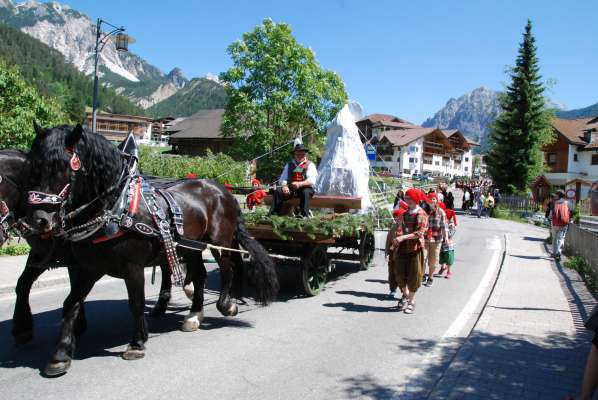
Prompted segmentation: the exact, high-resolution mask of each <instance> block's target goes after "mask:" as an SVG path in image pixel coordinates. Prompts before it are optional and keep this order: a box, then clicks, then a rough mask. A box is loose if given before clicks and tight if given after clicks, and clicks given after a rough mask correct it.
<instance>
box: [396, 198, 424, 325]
mask: <svg viewBox="0 0 598 400" xmlns="http://www.w3.org/2000/svg"><path fill="white" fill-rule="evenodd" d="M425 200H427V198H426V196H425V194H424V193H423V192H422V191H420V190H418V189H414V188H411V189H409V190H407V192H405V201H406V203H407V205H408V210H407V212H406V213H405V214H404V215H403V222H402V223H401V224H400V225H398V226H397V233H396V237H395V238H394V239H393V241H392V247H391V251H392V252H394V254H393V263H392V268H393V273H394V276H395V279H396V280H397V283H398V285H399V288H401V292H403V297H401V299H400V300H399V304H398V309H399V311H404V312H405V313H406V314H411V313H413V312H414V310H415V293H416V292H417V290H418V289H419V287H420V286H421V282H422V275H423V271H424V236H425V234H426V232H427V230H428V215H427V214H426V212H425V211H424V210H423V209H422V208H421V207H420V206H419V203H420V201H425Z"/></svg>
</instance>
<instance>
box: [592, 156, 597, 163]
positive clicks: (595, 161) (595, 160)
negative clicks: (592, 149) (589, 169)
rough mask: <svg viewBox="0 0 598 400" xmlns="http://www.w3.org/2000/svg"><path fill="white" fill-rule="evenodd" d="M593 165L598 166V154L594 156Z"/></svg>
mask: <svg viewBox="0 0 598 400" xmlns="http://www.w3.org/2000/svg"><path fill="white" fill-rule="evenodd" d="M592 165H598V154H592Z"/></svg>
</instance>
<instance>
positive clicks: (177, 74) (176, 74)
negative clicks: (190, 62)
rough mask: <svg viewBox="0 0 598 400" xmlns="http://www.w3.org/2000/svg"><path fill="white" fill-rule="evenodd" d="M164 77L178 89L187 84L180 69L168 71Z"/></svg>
mask: <svg viewBox="0 0 598 400" xmlns="http://www.w3.org/2000/svg"><path fill="white" fill-rule="evenodd" d="M166 77H167V78H168V80H169V81H170V82H172V83H173V84H174V86H176V87H177V88H178V89H180V88H182V87H184V86H185V85H186V84H187V82H188V80H187V78H185V75H183V70H182V69H180V68H179V67H175V68H173V69H172V71H170V72H169V73H168V74H167V75H166Z"/></svg>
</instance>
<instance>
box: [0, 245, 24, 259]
mask: <svg viewBox="0 0 598 400" xmlns="http://www.w3.org/2000/svg"><path fill="white" fill-rule="evenodd" d="M29 250H30V247H29V245H27V244H22V243H21V244H11V245H7V246H3V247H0V255H1V256H24V255H26V254H29Z"/></svg>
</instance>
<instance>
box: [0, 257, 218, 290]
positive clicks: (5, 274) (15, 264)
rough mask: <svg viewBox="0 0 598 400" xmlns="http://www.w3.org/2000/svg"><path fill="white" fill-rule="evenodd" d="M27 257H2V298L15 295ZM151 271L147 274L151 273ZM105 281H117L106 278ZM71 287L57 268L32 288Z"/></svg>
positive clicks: (209, 260) (208, 260) (65, 274)
mask: <svg viewBox="0 0 598 400" xmlns="http://www.w3.org/2000/svg"><path fill="white" fill-rule="evenodd" d="M203 259H204V262H205V263H206V264H207V263H213V262H214V258H213V257H212V254H211V253H210V251H209V250H206V251H204V252H203ZM26 262H27V256H0V297H5V296H10V295H13V294H14V293H15V288H16V286H17V281H18V279H19V276H21V273H22V272H23V270H24V269H25V263H26ZM149 271H150V270H149V269H147V270H146V273H149ZM103 279H115V278H110V277H104V278H103ZM64 285H67V286H68V285H70V281H69V275H68V270H67V269H66V268H55V269H50V270H47V271H44V273H43V274H42V275H41V276H40V277H39V279H38V280H37V281H35V283H34V284H33V286H32V291H35V290H36V289H42V288H48V287H51V286H64Z"/></svg>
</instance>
